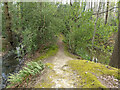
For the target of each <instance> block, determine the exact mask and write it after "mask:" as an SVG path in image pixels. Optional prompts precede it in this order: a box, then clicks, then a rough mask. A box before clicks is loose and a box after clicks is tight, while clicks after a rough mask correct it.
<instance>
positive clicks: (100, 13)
mask: <svg viewBox="0 0 120 90" xmlns="http://www.w3.org/2000/svg"><path fill="white" fill-rule="evenodd" d="M114 8H118V7H112V8H111V9H109V10H108V11H111V10H113V9H114ZM108 11H104V12H100V13H99V14H103V13H106V12H108ZM93 15H97V13H93Z"/></svg>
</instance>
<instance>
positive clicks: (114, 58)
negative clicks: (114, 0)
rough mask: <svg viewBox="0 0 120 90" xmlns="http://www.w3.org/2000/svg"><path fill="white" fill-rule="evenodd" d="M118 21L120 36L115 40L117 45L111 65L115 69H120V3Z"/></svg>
mask: <svg viewBox="0 0 120 90" xmlns="http://www.w3.org/2000/svg"><path fill="white" fill-rule="evenodd" d="M118 7H119V8H118V10H119V11H118V20H119V26H118V35H117V37H116V40H115V45H114V50H113V53H112V57H111V60H110V63H109V65H110V66H113V67H116V68H120V64H119V62H118V60H119V52H120V48H118V47H120V44H119V42H120V39H118V37H119V35H120V2H119V3H118Z"/></svg>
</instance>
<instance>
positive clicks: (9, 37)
mask: <svg viewBox="0 0 120 90" xmlns="http://www.w3.org/2000/svg"><path fill="white" fill-rule="evenodd" d="M4 13H5V18H6V33H7V40H8V42H9V43H10V45H11V47H14V43H13V35H12V30H11V15H10V13H9V7H8V2H5V3H4Z"/></svg>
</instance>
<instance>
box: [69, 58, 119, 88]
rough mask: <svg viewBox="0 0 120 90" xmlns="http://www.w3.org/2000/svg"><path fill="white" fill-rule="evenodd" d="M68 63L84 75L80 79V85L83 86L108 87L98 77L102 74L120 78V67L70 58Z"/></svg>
mask: <svg viewBox="0 0 120 90" xmlns="http://www.w3.org/2000/svg"><path fill="white" fill-rule="evenodd" d="M68 65H69V66H70V67H71V68H72V69H73V70H75V71H77V73H78V74H79V75H80V76H81V77H82V79H81V80H80V81H79V84H78V87H82V88H106V87H105V86H104V85H102V84H101V82H100V81H99V80H98V79H97V78H96V76H95V75H94V74H96V75H97V76H100V75H110V76H114V77H115V78H119V76H118V69H117V68H113V67H111V66H108V68H107V67H106V66H105V65H102V64H100V63H94V62H91V61H87V60H70V61H68Z"/></svg>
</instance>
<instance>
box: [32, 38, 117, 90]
mask: <svg viewBox="0 0 120 90" xmlns="http://www.w3.org/2000/svg"><path fill="white" fill-rule="evenodd" d="M57 44H58V47H59V50H58V52H57V53H56V55H55V56H51V57H49V58H47V59H45V60H44V61H43V62H44V63H49V64H51V65H52V68H51V69H45V70H44V71H43V73H42V75H40V76H39V77H37V78H36V80H35V82H34V86H31V87H35V88H78V84H79V83H78V82H79V81H80V80H81V77H80V75H78V74H77V73H76V71H73V70H71V69H70V67H68V65H67V61H69V60H75V58H71V57H69V56H67V55H66V54H65V53H64V45H63V42H62V39H61V37H59V39H58V42H57ZM96 77H97V76H96ZM102 79H103V78H100V77H98V80H99V81H100V82H101V83H102V84H103V85H105V86H106V87H108V88H111V87H113V88H114V85H112V86H111V85H109V84H108V83H106V81H105V80H102ZM106 80H107V79H106ZM109 80H110V79H109ZM109 80H108V81H109ZM110 81H111V80H110ZM115 83H116V82H115ZM32 85H33V84H32ZM83 85H84V84H83ZM81 87H82V86H81Z"/></svg>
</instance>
